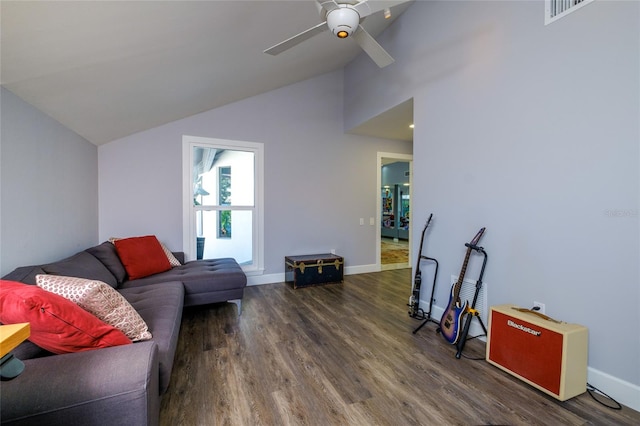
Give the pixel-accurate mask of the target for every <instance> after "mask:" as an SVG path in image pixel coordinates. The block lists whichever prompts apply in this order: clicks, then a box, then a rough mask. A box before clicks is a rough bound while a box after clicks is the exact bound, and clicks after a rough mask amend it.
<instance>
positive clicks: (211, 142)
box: [182, 135, 264, 275]
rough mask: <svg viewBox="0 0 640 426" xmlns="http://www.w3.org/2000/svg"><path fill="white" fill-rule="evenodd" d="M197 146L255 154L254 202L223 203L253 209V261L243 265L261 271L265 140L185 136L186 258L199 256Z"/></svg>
mask: <svg viewBox="0 0 640 426" xmlns="http://www.w3.org/2000/svg"><path fill="white" fill-rule="evenodd" d="M197 146H198V147H206V148H214V149H228V150H235V151H250V152H253V153H254V155H255V163H254V167H255V169H254V176H255V178H254V179H255V182H254V183H255V186H254V188H255V189H254V191H255V194H254V197H255V198H254V205H253V206H222V207H224V209H225V210H229V209H231V210H250V211H252V212H253V245H252V250H253V253H252V258H253V264H251V265H244V266H243V267H242V269H243V270H244V272H245V273H246V274H247V275H261V274H262V273H263V272H264V144H262V143H258V142H247V141H235V140H227V139H215V138H207V137H200V136H188V135H183V136H182V247H183V250H184V252H185V258H186V259H187V260H193V259H195V258H196V256H195V253H196V238H195V237H196V221H195V218H196V214H195V206H194V205H193V187H192V174H191V169H192V167H193V148H194V147H197Z"/></svg>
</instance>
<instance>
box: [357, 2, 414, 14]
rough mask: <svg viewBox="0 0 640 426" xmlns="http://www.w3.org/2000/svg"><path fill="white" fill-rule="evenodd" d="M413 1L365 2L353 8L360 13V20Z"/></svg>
mask: <svg viewBox="0 0 640 426" xmlns="http://www.w3.org/2000/svg"><path fill="white" fill-rule="evenodd" d="M407 1H411V0H396V1H394V0H386V1H378V0H374V1H368V0H364V1H361V2H360V3H358V4H356V5H354V6H353V8H354V9H355V10H356V11H357V12H358V14H359V15H360V18H364V17H366V16H369V15H373V14H374V13H377V12H380V11H381V10H384V9H387V8H391V7H394V6H398V5H399V4H402V3H406V2H407Z"/></svg>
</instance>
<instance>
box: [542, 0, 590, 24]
mask: <svg viewBox="0 0 640 426" xmlns="http://www.w3.org/2000/svg"><path fill="white" fill-rule="evenodd" d="M592 1H593V0H545V2H544V3H545V9H544V24H545V25H549V24H550V23H552V22H554V21H557V20H558V19H560V18H562V17H563V16H567V15H568V14H570V13H571V12H573V11H575V10H578V9H580V8H581V7H582V6H586V5H587V4H589V3H591V2H592Z"/></svg>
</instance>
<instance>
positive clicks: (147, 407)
mask: <svg viewBox="0 0 640 426" xmlns="http://www.w3.org/2000/svg"><path fill="white" fill-rule="evenodd" d="M174 255H175V257H176V258H177V259H178V260H179V261H180V263H181V264H180V266H174V267H173V268H172V269H170V270H169V271H166V272H161V273H158V274H155V275H152V276H148V277H145V278H141V279H137V280H128V277H127V274H126V271H125V268H124V266H123V265H122V263H121V262H120V259H119V257H118V255H117V252H116V250H115V248H114V245H113V244H111V243H110V242H105V243H102V244H100V245H98V246H95V247H91V248H89V249H87V250H84V251H82V252H79V253H77V254H75V255H73V256H71V257H69V258H66V259H63V260H60V261H58V262H54V263H50V264H46V265H37V266H25V267H20V268H17V269H16V270H14V271H12V272H11V273H9V274H8V275H6V276H4V277H3V279H5V280H11V281H18V282H22V283H25V284H35V283H36V275H38V274H54V275H64V276H73V277H81V278H88V279H93V280H100V281H103V282H106V283H107V284H109V285H111V286H112V287H114V288H116V290H117V291H118V292H119V293H120V294H121V295H122V296H123V297H124V298H125V299H126V300H127V301H128V302H129V303H130V304H131V305H132V306H133V307H134V308H135V310H136V311H137V312H138V313H139V314H140V316H141V317H142V319H144V321H145V322H146V324H147V326H148V327H149V331H150V332H151V333H152V335H153V338H152V339H151V340H147V341H141V342H136V343H133V344H129V345H124V346H115V347H109V348H103V349H96V350H90V351H84V352H76V353H71V354H62V355H56V354H52V353H50V352H47V351H45V350H43V349H41V348H39V347H38V346H36V345H34V344H33V343H31V342H29V341H26V342H24V343H22V344H21V345H20V346H18V347H17V348H16V349H15V350H14V351H13V354H14V355H15V356H16V357H17V358H18V359H21V360H22V361H24V364H25V369H24V372H23V373H22V374H21V375H19V376H18V377H16V378H14V379H12V380H8V381H2V383H0V419H1V420H2V424H3V425H4V424H7V425H40V424H42V425H49V426H51V425H157V424H158V422H159V413H160V401H161V397H162V395H163V394H164V392H165V391H166V390H167V388H168V386H169V379H170V377H171V371H172V366H173V360H174V355H175V352H176V347H177V342H178V334H179V331H180V322H181V317H182V310H183V307H185V306H195V305H204V304H210V303H217V302H224V301H229V302H234V303H236V304H237V306H238V314H240V313H241V303H240V301H241V300H242V296H243V293H244V288H245V286H246V283H247V278H246V275H245V274H244V272H243V271H242V268H241V267H240V266H239V265H238V263H237V262H236V261H235V260H234V259H231V258H225V259H208V260H198V261H191V262H184V255H183V254H182V253H174Z"/></svg>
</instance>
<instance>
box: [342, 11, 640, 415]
mask: <svg viewBox="0 0 640 426" xmlns="http://www.w3.org/2000/svg"><path fill="white" fill-rule="evenodd" d="M543 9H544V3H543V2H475V1H471V2H462V1H456V2H421V1H419V2H416V3H415V4H414V5H413V6H411V8H410V9H409V10H408V11H407V13H405V14H404V15H403V16H401V17H400V18H399V21H397V22H396V24H394V25H393V26H392V27H391V28H389V30H388V31H387V32H385V33H384V34H383V35H382V37H380V41H381V44H382V45H383V46H385V48H387V49H388V50H389V52H390V53H391V54H392V55H393V56H394V57H395V58H396V63H395V64H393V65H391V66H389V67H388V68H385V69H384V70H382V71H381V72H375V70H372V65H371V63H370V61H369V60H368V58H366V57H359V58H358V59H357V60H356V61H354V62H352V63H351V64H350V65H349V66H348V67H347V69H346V73H345V87H346V91H345V116H346V118H345V121H346V128H347V130H348V129H349V128H351V127H353V126H356V125H358V124H360V123H361V122H363V121H364V120H366V119H368V118H370V117H373V116H375V115H377V114H379V113H380V112H381V111H384V110H385V109H387V108H390V107H392V106H394V105H396V104H398V103H400V102H401V101H403V100H405V99H408V98H411V97H413V99H414V121H415V131H414V153H413V156H414V172H415V173H414V188H413V197H414V198H413V200H412V201H413V212H414V215H413V219H414V221H415V223H422V222H423V221H424V220H425V219H426V217H427V216H428V214H429V213H430V212H433V213H434V221H433V222H432V229H431V233H430V234H429V239H430V241H429V242H428V246H429V250H430V255H431V256H434V257H436V258H438V259H439V261H440V268H441V271H442V273H440V274H439V275H438V283H437V291H436V298H437V302H436V303H437V305H438V306H440V307H444V306H446V304H447V301H448V292H449V291H450V284H449V282H450V276H451V274H458V272H459V270H460V267H461V263H462V259H463V257H464V253H465V251H466V249H465V247H464V243H465V242H468V241H469V240H470V239H471V238H472V237H473V236H474V234H475V233H476V231H478V229H479V228H480V227H482V226H486V227H487V232H486V234H485V236H484V238H483V240H482V241H481V245H483V246H484V247H485V248H486V249H487V252H488V253H489V262H488V265H487V270H486V274H485V277H484V278H485V282H486V283H487V294H488V301H489V305H494V304H500V303H515V304H518V305H520V306H525V307H531V306H532V304H533V302H534V300H535V301H539V302H543V303H546V310H547V314H549V315H551V316H553V317H556V318H559V319H561V320H564V321H568V322H575V323H579V324H583V325H585V326H587V327H588V328H589V340H590V341H589V366H590V367H592V369H595V370H598V371H599V372H601V373H604V374H602V375H601V376H605V375H606V374H609V375H611V376H613V379H616V380H617V379H619V380H620V381H621V382H622V385H621V387H622V388H623V389H626V390H628V391H629V392H630V393H627V395H629V394H630V395H631V396H632V397H633V398H634V400H635V402H636V409H638V408H639V407H638V404H637V401H638V400H639V399H638V395H639V393H638V388H637V386H638V385H640V364H639V363H638V360H639V359H640V333H639V332H638V330H637V327H638V324H640V317H639V312H640V310H639V309H638V308H637V307H638V306H639V304H640V290H639V289H640V270H639V262H638V259H639V258H640V248H639V246H640V244H639V242H640V227H639V217H638V208H639V199H640V188H639V180H640V179H639V178H640V166H639V164H640V152H639V141H640V135H639V127H638V117H639V116H640V108H639V94H640V87H639V78H638V76H639V75H640V69H639V56H640V46H639V43H640V42H639V40H640V37H639V32H640V31H639V29H640V26H639V22H640V20H639V16H640V15H639V3H638V2H613V1H607V2H594V3H591V4H589V5H587V6H586V7H584V8H582V9H580V10H578V11H576V12H574V13H572V14H570V15H569V16H567V17H565V18H563V19H561V20H559V21H557V22H555V23H553V24H551V25H549V26H544V25H543V22H544V21H543ZM418 232H419V229H416V228H415V227H414V228H413V237H414V238H413V239H412V241H413V246H414V253H417V247H416V246H417V244H418V243H419V235H418V234H417V233H418ZM479 260H480V256H477V257H475V258H472V262H471V264H470V267H469V270H468V271H467V277H468V278H471V279H475V278H477V276H478V272H479V266H480V261H479ZM590 374H592V377H593V375H594V374H595V372H594V371H593V370H590ZM590 379H591V377H590ZM616 380H612V381H611V382H609V384H610V385H611V386H615V385H616V383H614V382H616ZM634 386H635V387H634ZM610 390H612V389H610ZM605 391H606V389H605ZM613 392H614V395H615V390H613ZM622 393H624V392H622ZM626 402H627V403H629V402H631V400H630V398H629V399H627V400H626Z"/></svg>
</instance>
